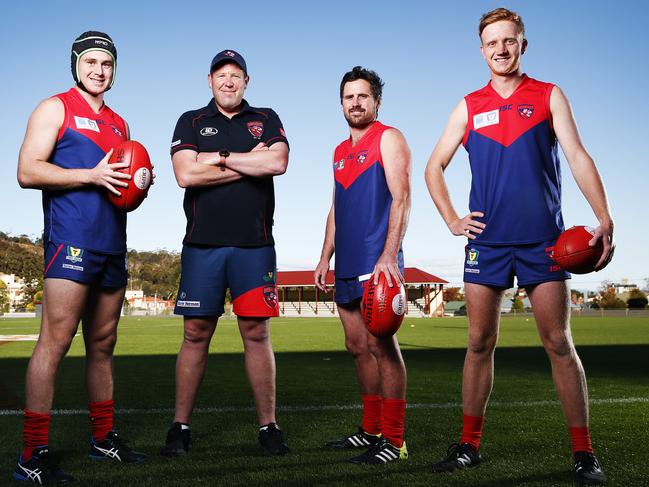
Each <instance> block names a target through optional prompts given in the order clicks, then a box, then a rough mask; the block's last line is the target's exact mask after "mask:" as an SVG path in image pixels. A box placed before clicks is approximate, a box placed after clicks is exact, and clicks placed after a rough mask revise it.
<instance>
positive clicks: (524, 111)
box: [516, 104, 534, 119]
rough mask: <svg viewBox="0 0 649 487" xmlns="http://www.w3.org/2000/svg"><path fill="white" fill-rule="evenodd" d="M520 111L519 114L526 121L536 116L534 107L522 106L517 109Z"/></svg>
mask: <svg viewBox="0 0 649 487" xmlns="http://www.w3.org/2000/svg"><path fill="white" fill-rule="evenodd" d="M516 108H517V109H518V114H519V115H520V116H521V117H522V118H525V119H528V118H531V117H532V115H533V114H534V105H528V104H521V105H518V107H516Z"/></svg>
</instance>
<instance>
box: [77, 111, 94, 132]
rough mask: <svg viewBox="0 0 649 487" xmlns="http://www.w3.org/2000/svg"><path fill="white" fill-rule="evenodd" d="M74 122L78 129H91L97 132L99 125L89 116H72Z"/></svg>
mask: <svg viewBox="0 0 649 487" xmlns="http://www.w3.org/2000/svg"><path fill="white" fill-rule="evenodd" d="M74 124H75V125H76V126H77V128H78V129H81V130H92V131H93V132H99V125H97V122H96V121H95V120H90V119H89V118H84V117H77V116H76V115H75V116H74Z"/></svg>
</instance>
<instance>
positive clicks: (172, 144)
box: [171, 139, 180, 147]
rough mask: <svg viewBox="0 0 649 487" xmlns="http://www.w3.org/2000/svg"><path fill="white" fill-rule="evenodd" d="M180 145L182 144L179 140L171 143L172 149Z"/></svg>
mask: <svg viewBox="0 0 649 487" xmlns="http://www.w3.org/2000/svg"><path fill="white" fill-rule="evenodd" d="M178 144H180V139H178V140H174V141H173V142H172V143H171V147H176V146H177V145H178Z"/></svg>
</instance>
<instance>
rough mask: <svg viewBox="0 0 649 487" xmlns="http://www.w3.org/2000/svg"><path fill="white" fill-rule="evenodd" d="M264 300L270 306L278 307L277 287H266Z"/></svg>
mask: <svg viewBox="0 0 649 487" xmlns="http://www.w3.org/2000/svg"><path fill="white" fill-rule="evenodd" d="M264 301H266V304H267V305H268V306H269V307H270V308H273V309H275V308H277V289H275V286H266V287H264Z"/></svg>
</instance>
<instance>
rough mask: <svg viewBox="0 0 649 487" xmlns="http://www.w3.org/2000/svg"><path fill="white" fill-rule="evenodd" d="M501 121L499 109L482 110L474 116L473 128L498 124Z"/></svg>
mask: <svg viewBox="0 0 649 487" xmlns="http://www.w3.org/2000/svg"><path fill="white" fill-rule="evenodd" d="M499 123H500V114H499V110H498V109H495V110H491V111H490V112H482V113H478V114H477V115H474V116H473V128H474V129H475V130H478V129H480V128H482V127H488V126H489V125H498V124H499Z"/></svg>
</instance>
